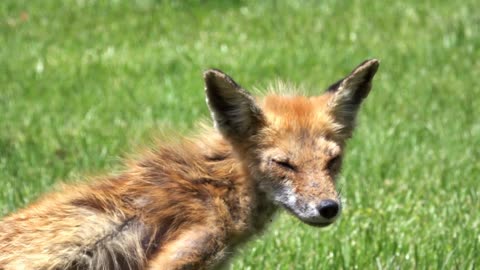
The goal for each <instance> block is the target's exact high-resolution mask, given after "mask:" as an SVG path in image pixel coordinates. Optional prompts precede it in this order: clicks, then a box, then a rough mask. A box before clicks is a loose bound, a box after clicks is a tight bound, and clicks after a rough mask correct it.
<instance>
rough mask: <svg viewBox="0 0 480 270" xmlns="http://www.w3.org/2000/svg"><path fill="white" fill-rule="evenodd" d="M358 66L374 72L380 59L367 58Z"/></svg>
mask: <svg viewBox="0 0 480 270" xmlns="http://www.w3.org/2000/svg"><path fill="white" fill-rule="evenodd" d="M360 66H362V67H364V68H366V69H368V70H369V71H370V73H375V72H377V70H378V67H379V66H380V61H379V60H378V59H375V58H374V59H369V60H366V61H365V62H363V64H361V65H360Z"/></svg>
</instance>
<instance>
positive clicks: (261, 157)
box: [0, 60, 379, 270]
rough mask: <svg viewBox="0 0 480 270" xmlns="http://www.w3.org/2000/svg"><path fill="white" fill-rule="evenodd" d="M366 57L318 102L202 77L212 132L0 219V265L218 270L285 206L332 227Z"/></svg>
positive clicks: (217, 75)
mask: <svg viewBox="0 0 480 270" xmlns="http://www.w3.org/2000/svg"><path fill="white" fill-rule="evenodd" d="M378 65H379V63H378V61H377V60H368V61H365V62H363V63H362V64H360V65H359V66H357V67H356V68H355V69H354V70H353V71H352V72H351V73H350V74H349V75H347V76H346V77H345V78H343V79H341V80H339V81H338V82H336V83H334V84H332V85H331V86H330V87H328V88H327V90H326V91H325V92H323V93H321V94H320V95H318V96H303V95H296V94H291V95H285V94H274V93H282V92H287V91H288V92H292V91H291V90H292V89H287V88H288V87H287V86H285V85H282V84H279V85H278V86H277V87H274V89H272V90H274V91H272V93H270V94H267V95H265V96H264V97H258V98H255V97H253V96H252V95H251V94H250V93H249V92H248V91H246V90H245V89H243V88H242V87H241V86H240V85H239V84H237V83H236V82H235V81H234V80H233V79H232V78H231V77H229V76H228V75H226V74H225V73H223V72H221V71H219V70H214V69H212V70H208V71H206V72H205V73H204V79H205V93H206V97H207V104H208V107H209V109H210V112H211V114H212V118H213V122H214V128H210V127H202V128H201V130H200V131H199V132H198V134H196V135H195V136H192V137H189V138H187V137H186V138H182V139H181V140H179V141H171V142H168V143H167V142H163V143H160V144H159V145H158V146H157V147H155V148H153V149H151V150H149V151H147V152H145V153H143V154H142V155H140V157H138V158H136V159H134V160H130V161H127V162H126V165H125V170H124V171H123V172H122V173H120V174H118V175H113V176H107V177H99V178H98V179H96V180H94V181H92V182H89V183H84V184H77V185H66V186H63V187H62V188H61V189H60V190H58V191H56V192H52V193H51V194H47V195H45V196H44V197H43V198H41V199H40V200H39V201H37V202H36V203H34V204H32V205H29V206H27V207H26V208H25V209H22V210H20V211H18V212H16V213H12V214H10V215H8V216H7V217H5V218H4V219H3V220H2V221H1V222H0V269H139V270H140V269H216V268H219V267H221V266H223V265H225V263H226V261H227V259H228V256H227V254H231V251H232V250H234V248H235V247H236V246H238V245H239V244H241V243H243V242H245V241H246V240H248V239H249V238H250V237H251V236H253V235H255V234H256V233H258V232H260V231H262V230H263V229H264V228H265V225H266V224H267V223H268V221H269V220H270V219H271V217H272V215H273V214H274V213H275V212H276V210H277V208H284V209H286V210H287V211H288V212H290V213H292V214H293V215H294V216H296V217H297V218H299V219H300V220H301V221H303V222H305V223H307V224H309V225H312V226H316V227H324V226H328V225H330V224H332V223H333V222H334V221H335V220H336V219H337V218H338V217H339V215H340V213H341V210H342V204H341V200H340V196H339V193H338V192H337V190H336V178H337V175H338V174H339V172H340V168H341V165H342V158H343V156H344V151H345V145H346V141H347V140H348V138H350V137H351V136H352V132H353V130H354V127H355V118H356V115H357V112H358V109H359V108H360V105H361V103H362V101H363V100H364V99H365V98H366V97H367V95H368V94H369V92H370V89H371V82H372V79H373V77H374V75H375V73H376V71H377V69H378Z"/></svg>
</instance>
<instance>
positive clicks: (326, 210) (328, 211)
mask: <svg viewBox="0 0 480 270" xmlns="http://www.w3.org/2000/svg"><path fill="white" fill-rule="evenodd" d="M339 208H340V207H339V206H338V203H337V202H336V201H334V200H323V201H321V202H320V205H319V206H318V211H319V212H320V215H321V216H322V217H324V218H326V219H331V218H334V217H335V216H336V215H337V214H338V209H339Z"/></svg>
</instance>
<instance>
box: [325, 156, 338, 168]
mask: <svg viewBox="0 0 480 270" xmlns="http://www.w3.org/2000/svg"><path fill="white" fill-rule="evenodd" d="M340 159H341V157H340V156H336V157H334V158H332V159H330V161H328V163H327V169H328V170H335V169H337V168H338V165H339V163H340Z"/></svg>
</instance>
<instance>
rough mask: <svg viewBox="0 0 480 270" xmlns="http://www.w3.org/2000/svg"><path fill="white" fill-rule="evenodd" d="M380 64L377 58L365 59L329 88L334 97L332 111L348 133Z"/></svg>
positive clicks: (353, 124) (330, 105) (330, 107)
mask: <svg viewBox="0 0 480 270" xmlns="http://www.w3.org/2000/svg"><path fill="white" fill-rule="evenodd" d="M379 64H380V63H379V62H378V60H377V59H371V60H367V61H364V62H363V63H361V64H360V65H358V66H357V67H356V68H355V69H354V70H353V71H352V72H351V73H350V74H349V75H348V76H347V77H345V78H344V79H342V80H340V81H338V82H336V83H334V84H333V85H331V86H330V87H329V88H328V89H327V92H328V93H332V98H331V99H330V101H329V103H328V107H329V109H330V112H331V114H332V115H333V117H334V118H335V120H336V121H337V122H338V123H339V124H341V125H342V126H343V129H344V132H347V133H348V135H350V134H351V132H352V131H353V128H354V126H355V117H356V115H357V112H358V109H359V108H360V104H361V103H362V101H363V99H365V98H366V97H367V96H368V93H369V92H370V89H371V88H372V79H373V77H374V76H375V73H376V72H377V70H378V66H379Z"/></svg>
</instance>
